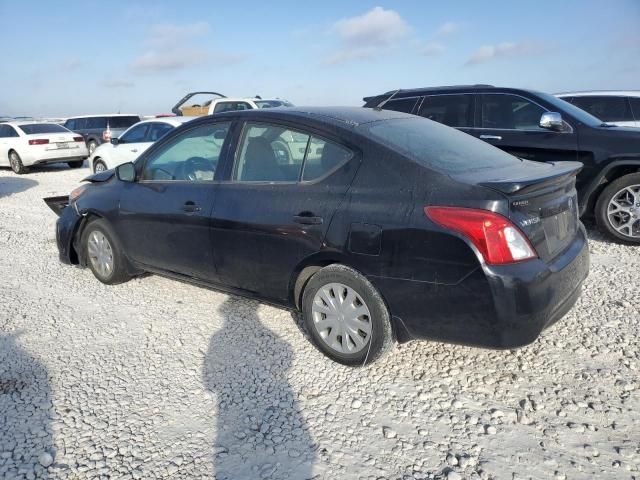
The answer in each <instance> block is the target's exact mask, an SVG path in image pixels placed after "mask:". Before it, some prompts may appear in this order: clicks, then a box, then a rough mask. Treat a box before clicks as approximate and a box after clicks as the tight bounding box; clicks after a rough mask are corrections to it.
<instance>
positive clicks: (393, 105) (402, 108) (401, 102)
mask: <svg viewBox="0 0 640 480" xmlns="http://www.w3.org/2000/svg"><path fill="white" fill-rule="evenodd" d="M417 102H418V98H417V97H413V98H398V99H391V100H389V101H388V102H387V103H385V104H384V105H383V106H382V108H384V109H385V110H393V111H394V112H403V113H411V112H413V108H414V107H415V106H416V103H417Z"/></svg>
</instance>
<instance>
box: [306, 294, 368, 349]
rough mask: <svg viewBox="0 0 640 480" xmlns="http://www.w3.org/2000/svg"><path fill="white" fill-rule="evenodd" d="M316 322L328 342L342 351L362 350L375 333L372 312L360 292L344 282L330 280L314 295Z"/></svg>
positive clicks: (316, 326)
mask: <svg viewBox="0 0 640 480" xmlns="http://www.w3.org/2000/svg"><path fill="white" fill-rule="evenodd" d="M311 312H312V315H313V325H314V326H315V329H316V331H317V332H318V334H319V335H320V338H321V339H322V340H323V341H324V343H325V344H326V345H327V346H329V347H330V348H332V349H333V350H335V351H337V352H340V353H358V352H360V351H361V350H363V349H364V348H365V347H366V346H367V344H368V343H369V340H370V337H371V314H370V313H369V308H368V307H367V305H366V304H365V303H364V301H363V300H362V297H361V296H360V295H358V293H357V292H356V291H355V290H354V289H352V288H351V287H348V286H347V285H343V284H342V283H328V284H327V285H324V286H323V287H321V288H320V289H319V290H318V292H317V293H316V295H315V297H314V298H313V305H312V307H311Z"/></svg>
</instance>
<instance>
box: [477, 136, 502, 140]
mask: <svg viewBox="0 0 640 480" xmlns="http://www.w3.org/2000/svg"><path fill="white" fill-rule="evenodd" d="M480 138H481V139H482V140H502V137H501V136H500V135H480Z"/></svg>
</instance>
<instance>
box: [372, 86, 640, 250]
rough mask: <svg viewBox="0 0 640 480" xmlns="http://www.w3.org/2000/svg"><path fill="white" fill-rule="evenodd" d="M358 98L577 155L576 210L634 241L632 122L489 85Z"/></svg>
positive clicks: (637, 162) (529, 154)
mask: <svg viewBox="0 0 640 480" xmlns="http://www.w3.org/2000/svg"><path fill="white" fill-rule="evenodd" d="M364 101H365V102H366V104H365V107H377V108H382V109H388V110H396V111H401V112H405V113H413V114H415V115H420V116H423V117H426V118H429V119H431V120H435V121H437V122H440V123H444V124H445V125H448V126H451V127H455V128H458V129H459V130H462V131H463V132H465V133H468V134H469V135H473V136H475V137H478V138H480V139H482V140H484V141H486V142H488V143H490V144H492V145H495V146H496V147H499V148H501V149H503V150H506V151H507V152H509V153H511V154H513V155H515V156H517V157H520V158H525V159H529V160H536V161H540V162H557V161H574V160H578V161H580V162H582V163H583V164H584V168H583V169H582V171H581V172H580V174H579V175H578V179H577V185H576V186H577V189H578V195H579V203H580V214H581V215H585V214H589V215H591V214H593V215H595V219H596V221H597V223H598V225H599V226H600V227H601V228H602V230H603V231H604V232H605V233H607V234H609V236H611V237H613V238H615V239H617V240H619V241H622V242H626V243H631V244H640V132H639V131H638V129H634V128H622V127H614V126H611V125H608V124H606V123H603V122H602V121H601V120H598V119H597V118H595V117H593V116H592V115H590V114H588V113H587V112H585V111H583V110H581V109H579V108H577V107H576V106H574V105H571V104H570V103H567V102H565V101H563V100H560V99H558V98H556V97H554V96H552V95H548V94H546V93H540V92H535V91H531V90H521V89H515V88H502V87H493V86H491V85H466V86H465V85H462V86H451V87H433V88H419V89H411V90H397V91H392V92H387V93H385V94H382V95H377V96H373V97H366V98H365V99H364Z"/></svg>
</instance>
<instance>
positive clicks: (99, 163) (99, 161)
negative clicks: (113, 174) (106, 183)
mask: <svg viewBox="0 0 640 480" xmlns="http://www.w3.org/2000/svg"><path fill="white" fill-rule="evenodd" d="M98 166H101V167H102V170H101V171H104V170H106V169H107V164H106V163H104V161H103V160H102V159H101V158H99V157H98V158H96V159H95V160H94V162H93V173H98Z"/></svg>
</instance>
